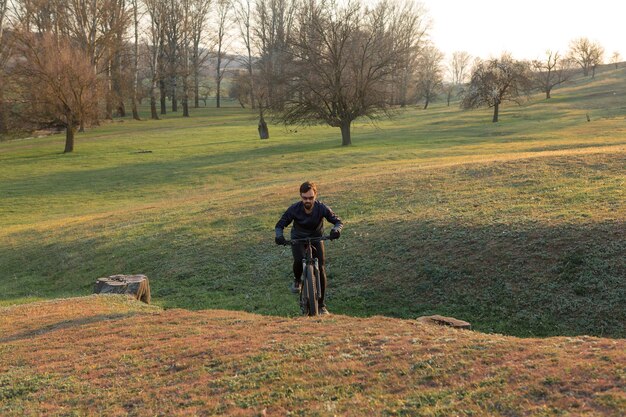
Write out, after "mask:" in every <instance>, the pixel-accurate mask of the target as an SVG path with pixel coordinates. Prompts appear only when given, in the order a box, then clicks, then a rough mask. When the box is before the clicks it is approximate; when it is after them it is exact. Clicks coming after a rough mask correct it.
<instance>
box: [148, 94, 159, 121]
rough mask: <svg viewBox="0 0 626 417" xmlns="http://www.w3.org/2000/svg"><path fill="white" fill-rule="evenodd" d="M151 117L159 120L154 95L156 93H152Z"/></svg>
mask: <svg viewBox="0 0 626 417" xmlns="http://www.w3.org/2000/svg"><path fill="white" fill-rule="evenodd" d="M150 118H151V119H152V120H159V115H158V114H157V106H156V97H155V96H154V93H153V94H151V95H150Z"/></svg>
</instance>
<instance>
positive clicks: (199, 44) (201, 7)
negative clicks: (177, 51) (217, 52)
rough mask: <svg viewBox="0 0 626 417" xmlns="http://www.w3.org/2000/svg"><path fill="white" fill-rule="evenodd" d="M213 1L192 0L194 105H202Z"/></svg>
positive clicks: (191, 32)
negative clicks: (202, 81) (204, 65)
mask: <svg viewBox="0 0 626 417" xmlns="http://www.w3.org/2000/svg"><path fill="white" fill-rule="evenodd" d="M211 4H212V2H211V1H210V0H190V7H191V10H192V12H191V16H190V26H189V30H190V34H189V36H190V39H191V49H192V51H191V71H192V73H193V93H194V94H193V95H194V107H195V108H198V107H200V101H199V100H200V70H201V68H202V65H203V64H204V63H205V62H206V60H207V58H208V57H209V53H210V48H208V47H207V46H206V45H204V47H203V42H204V43H206V38H207V37H206V35H205V32H206V25H207V23H208V15H209V10H210V6H211Z"/></svg>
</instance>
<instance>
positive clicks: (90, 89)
mask: <svg viewBox="0 0 626 417" xmlns="http://www.w3.org/2000/svg"><path fill="white" fill-rule="evenodd" d="M16 36H18V39H19V41H18V53H19V55H20V57H21V58H20V59H18V60H17V61H16V67H15V70H14V75H15V77H16V78H15V79H16V81H17V83H18V84H19V86H20V88H19V89H18V91H19V94H20V95H21V97H20V99H21V102H22V103H23V105H25V106H26V108H25V112H24V113H23V116H24V117H26V118H27V119H29V120H37V121H41V122H52V123H55V124H59V125H61V126H63V127H65V129H66V139H65V150H64V152H72V151H73V150H74V132H75V129H76V126H77V125H78V123H79V122H80V121H81V120H94V119H95V118H96V117H97V111H98V100H97V99H98V97H97V96H98V92H99V90H100V89H99V81H98V78H97V76H96V74H94V72H93V69H92V65H91V59H90V56H89V55H88V54H87V53H85V52H84V51H83V50H81V49H80V47H78V45H76V44H72V41H71V40H70V39H69V38H67V37H60V36H58V35H55V34H52V33H43V34H33V33H29V32H22V33H20V34H19V35H16Z"/></svg>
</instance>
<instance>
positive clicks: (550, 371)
mask: <svg viewBox="0 0 626 417" xmlns="http://www.w3.org/2000/svg"><path fill="white" fill-rule="evenodd" d="M0 314H2V317H3V320H2V321H0V414H1V415H3V416H7V417H9V416H41V415H45V416H95V415H97V416H216V415H229V416H251V417H252V416H254V417H263V416H306V417H309V416H335V415H340V416H355V417H360V416H397V417H399V416H422V417H435V416H439V417H448V416H489V417H511V416H536V417H547V416H586V417H592V416H598V417H600V416H602V417H621V416H623V415H624V412H625V411H626V390H625V389H624V388H625V385H626V372H625V371H626V370H625V369H624V363H625V362H626V341H625V340H623V339H622V340H614V339H608V338H602V339H601V338H595V337H589V336H578V337H552V338H541V339H534V338H524V339H519V338H516V337H511V336H502V335H492V334H484V333H480V332H472V331H461V330H456V329H449V328H440V327H436V326H429V325H425V324H422V323H418V322H415V321H414V320H400V319H394V318H388V317H381V316H375V317H369V318H355V317H349V316H342V315H332V316H330V317H324V318H320V319H306V318H296V319H285V318H282V317H272V316H262V315H258V314H249V313H245V312H237V311H225V310H207V311H189V310H180V309H172V310H168V311H162V310H160V309H158V308H156V307H152V306H147V305H145V304H143V303H140V302H129V301H128V300H126V299H125V298H124V297H122V296H90V297H78V298H72V299H68V300H52V301H46V302H40V303H29V304H25V305H19V306H14V307H10V308H0Z"/></svg>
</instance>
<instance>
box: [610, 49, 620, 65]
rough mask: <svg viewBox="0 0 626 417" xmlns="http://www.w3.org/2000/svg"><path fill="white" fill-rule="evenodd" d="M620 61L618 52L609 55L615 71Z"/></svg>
mask: <svg viewBox="0 0 626 417" xmlns="http://www.w3.org/2000/svg"><path fill="white" fill-rule="evenodd" d="M620 59H621V56H620V54H619V52H617V51H615V52H613V55H611V64H613V65H615V69H617V67H618V65H619V61H620Z"/></svg>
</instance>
